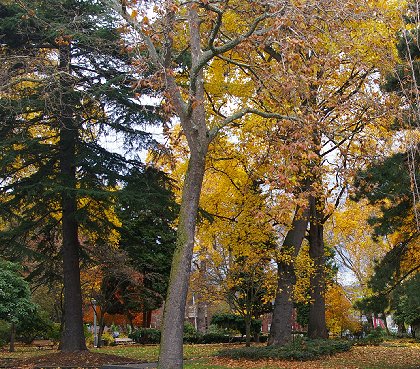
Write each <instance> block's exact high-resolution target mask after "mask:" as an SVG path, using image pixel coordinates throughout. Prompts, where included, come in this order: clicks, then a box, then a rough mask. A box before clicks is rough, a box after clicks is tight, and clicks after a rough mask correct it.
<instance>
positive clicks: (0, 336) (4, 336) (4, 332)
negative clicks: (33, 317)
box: [0, 319, 10, 347]
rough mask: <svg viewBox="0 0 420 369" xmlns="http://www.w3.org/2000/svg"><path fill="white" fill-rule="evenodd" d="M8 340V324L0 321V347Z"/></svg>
mask: <svg viewBox="0 0 420 369" xmlns="http://www.w3.org/2000/svg"><path fill="white" fill-rule="evenodd" d="M9 340H10V323H8V322H6V321H5V320H1V319H0V347H1V346H3V345H5V344H6V343H7V342H9Z"/></svg>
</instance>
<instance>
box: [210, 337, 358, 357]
mask: <svg viewBox="0 0 420 369" xmlns="http://www.w3.org/2000/svg"><path fill="white" fill-rule="evenodd" d="M351 346H352V345H351V342H349V341H338V340H337V341H336V340H306V339H299V340H296V341H295V342H292V343H289V344H287V345H284V346H268V347H267V346H265V347H243V348H239V349H225V350H222V351H220V352H219V353H218V356H221V357H229V358H231V359H242V358H244V359H250V360H259V359H287V360H311V359H315V358H318V357H321V356H325V355H333V354H335V353H338V352H343V351H348V350H350V348H351Z"/></svg>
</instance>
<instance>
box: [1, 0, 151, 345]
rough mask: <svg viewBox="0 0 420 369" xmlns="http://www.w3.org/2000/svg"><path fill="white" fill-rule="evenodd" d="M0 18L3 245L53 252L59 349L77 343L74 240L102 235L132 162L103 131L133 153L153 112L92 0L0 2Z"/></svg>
mask: <svg viewBox="0 0 420 369" xmlns="http://www.w3.org/2000/svg"><path fill="white" fill-rule="evenodd" d="M0 18H1V22H0V34H1V35H2V37H1V43H2V44H1V58H2V64H3V65H4V67H5V68H4V69H3V72H2V74H1V79H2V80H3V81H4V82H6V83H4V84H3V88H2V89H1V95H0V105H1V107H2V109H1V113H0V114H1V123H0V138H1V139H0V168H1V173H0V177H1V193H2V203H1V205H0V217H1V218H2V219H3V220H7V222H8V224H9V225H10V226H9V227H8V228H7V229H5V230H3V231H2V232H1V240H2V245H7V247H4V246H3V250H2V251H3V252H4V254H5V255H9V256H10V257H14V258H16V256H17V255H20V256H23V255H25V254H26V255H27V256H28V255H29V254H30V256H31V257H33V258H35V259H38V261H39V262H40V263H41V264H42V263H44V264H45V262H46V260H48V258H49V257H51V258H57V257H58V256H59V255H61V257H62V262H63V264H62V265H63V283H64V289H65V298H64V300H65V301H64V310H65V313H64V315H65V317H64V330H63V336H62V341H61V349H62V350H63V351H78V350H84V349H86V345H85V341H84V334H83V323H82V296H81V288H80V267H79V265H80V256H81V255H83V254H84V252H83V243H82V242H81V240H82V239H83V240H84V241H85V242H90V243H95V245H96V246H97V247H99V246H100V245H101V244H102V243H107V242H109V241H110V240H109V235H110V234H112V230H113V229H114V228H115V222H114V219H113V218H114V215H113V211H112V209H113V206H114V204H115V199H114V197H115V191H114V190H115V188H116V186H117V185H118V184H119V182H120V181H121V180H122V179H123V176H124V173H125V172H127V168H128V167H133V166H134V167H135V166H138V165H139V162H138V161H137V160H136V157H134V156H132V157H131V159H130V160H127V159H125V158H124V157H123V156H122V155H120V154H116V153H115V152H111V151H109V150H108V149H107V147H106V145H104V144H103V142H104V140H103V137H104V136H105V135H112V136H117V137H122V135H123V137H124V139H125V141H124V143H125V148H126V149H131V150H137V149H138V148H139V147H144V146H145V145H146V144H147V143H150V137H148V136H147V135H145V134H144V132H142V131H141V127H142V125H144V124H147V123H152V122H157V121H158V117H157V115H156V114H155V112H154V108H153V107H148V106H144V105H142V104H140V102H139V99H138V98H137V97H136V96H138V95H136V94H135V91H134V90H133V81H134V78H133V74H132V73H133V71H132V70H131V69H130V67H129V64H128V61H129V55H128V53H127V50H125V49H124V48H123V47H122V45H123V43H122V42H121V39H122V37H123V34H121V31H119V30H118V29H117V28H116V27H117V26H118V22H117V21H116V20H115V19H114V18H113V17H112V15H111V14H110V13H109V12H107V11H106V9H104V8H103V7H102V6H101V5H100V4H99V3H98V2H96V1H85V0H58V1H56V0H36V1H21V2H19V3H17V4H16V3H14V2H9V1H4V0H2V1H1V2H0ZM136 93H141V91H136ZM57 244H61V249H60V252H59V253H58V252H57V247H56V245H57ZM47 263H48V261H47ZM44 271H45V269H44Z"/></svg>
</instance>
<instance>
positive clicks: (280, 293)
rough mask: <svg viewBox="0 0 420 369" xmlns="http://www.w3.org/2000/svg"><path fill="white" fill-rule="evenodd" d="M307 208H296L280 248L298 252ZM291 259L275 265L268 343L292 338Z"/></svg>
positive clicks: (292, 269) (292, 273) (303, 231)
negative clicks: (271, 316) (275, 284)
mask: <svg viewBox="0 0 420 369" xmlns="http://www.w3.org/2000/svg"><path fill="white" fill-rule="evenodd" d="M308 215H309V210H308V209H305V210H303V211H302V209H299V208H298V209H297V210H296V213H295V216H294V218H293V222H292V226H291V228H290V230H289V231H288V232H287V235H286V238H285V239H284V242H283V246H282V250H284V253H287V252H289V253H291V254H292V256H296V255H297V254H298V253H299V250H300V247H301V245H302V241H303V238H304V237H305V232H306V228H307V226H308ZM295 281H296V277H295V270H294V265H293V261H291V262H288V263H287V262H284V261H279V262H278V267H277V294H276V299H275V302H274V310H273V319H272V323H271V328H270V336H269V338H268V345H278V346H280V345H284V344H286V343H288V342H290V341H291V340H292V313H293V296H292V291H293V286H294V284H295Z"/></svg>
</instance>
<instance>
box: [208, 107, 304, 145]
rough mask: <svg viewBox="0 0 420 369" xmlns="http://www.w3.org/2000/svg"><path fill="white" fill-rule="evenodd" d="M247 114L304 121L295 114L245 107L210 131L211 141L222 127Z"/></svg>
mask: <svg viewBox="0 0 420 369" xmlns="http://www.w3.org/2000/svg"><path fill="white" fill-rule="evenodd" d="M246 114H255V115H258V116H260V117H263V118H268V119H269V118H273V119H281V120H292V121H295V122H302V120H301V119H300V118H298V117H293V116H289V115H283V114H278V113H269V112H265V111H261V110H257V109H253V108H245V109H241V110H239V111H237V112H236V113H234V114H232V115H230V116H228V117H227V118H225V119H224V120H223V121H222V122H221V123H220V124H218V125H217V126H215V127H213V128H212V129H211V130H210V132H209V138H210V141H211V140H213V139H214V137H216V135H217V133H218V132H219V131H220V130H221V129H223V128H224V127H226V126H227V125H228V124H229V123H232V122H233V121H235V120H237V119H240V118H242V117H243V116H245V115H246Z"/></svg>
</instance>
